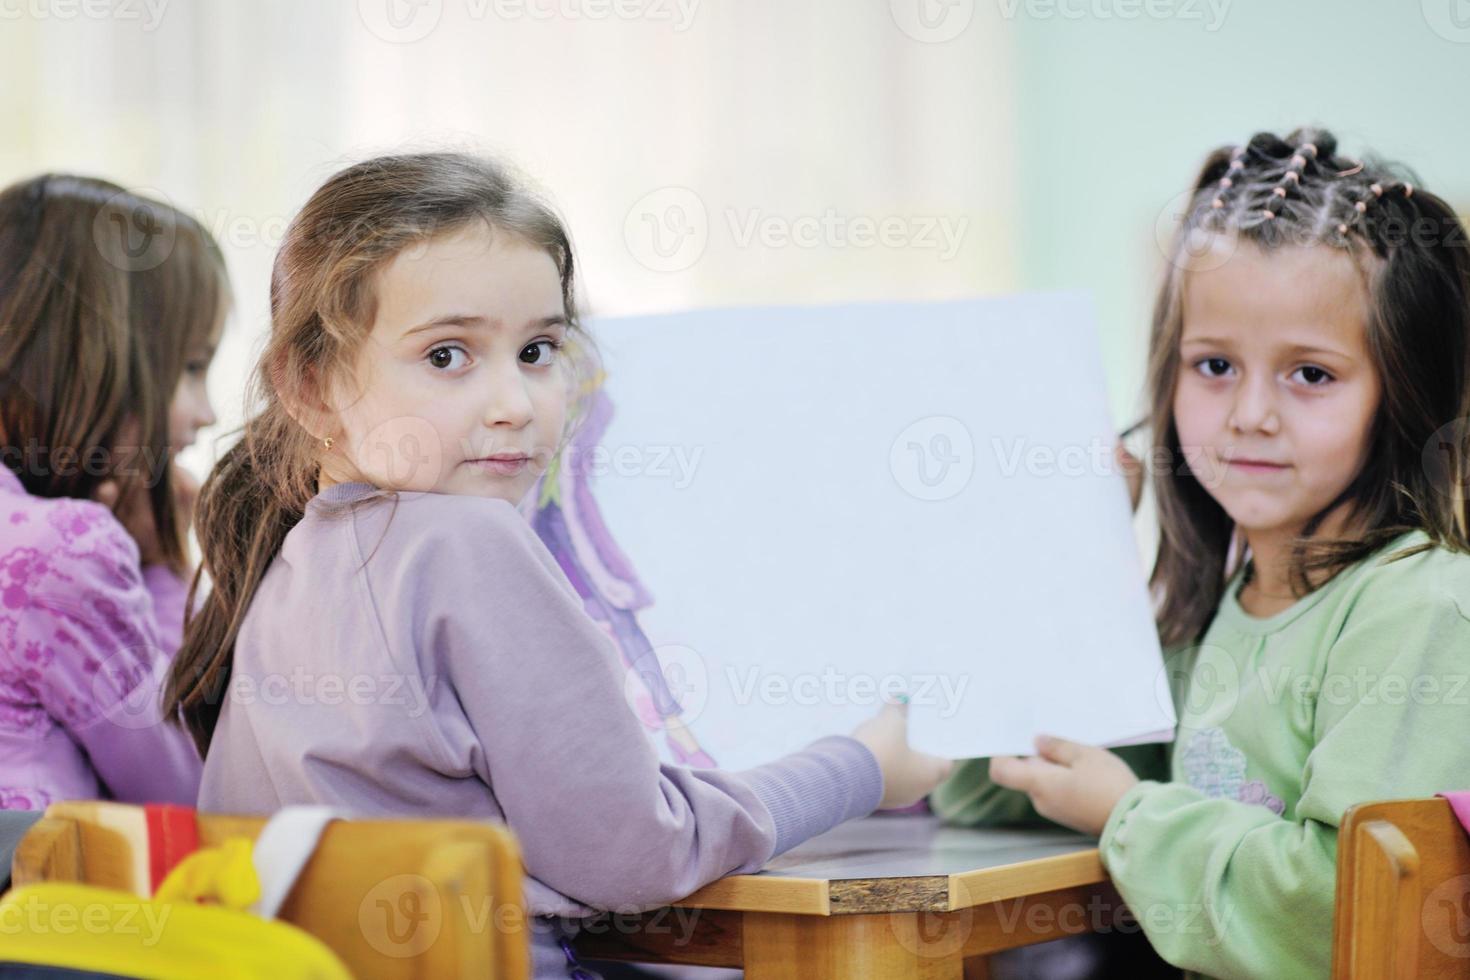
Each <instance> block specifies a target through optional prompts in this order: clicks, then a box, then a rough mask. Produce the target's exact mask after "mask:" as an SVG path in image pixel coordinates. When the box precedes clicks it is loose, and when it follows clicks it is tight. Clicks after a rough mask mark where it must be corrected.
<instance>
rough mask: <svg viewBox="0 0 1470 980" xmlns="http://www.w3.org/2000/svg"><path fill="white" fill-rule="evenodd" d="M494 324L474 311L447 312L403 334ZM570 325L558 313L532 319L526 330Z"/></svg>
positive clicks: (408, 335) (409, 335)
mask: <svg viewBox="0 0 1470 980" xmlns="http://www.w3.org/2000/svg"><path fill="white" fill-rule="evenodd" d="M493 324H494V321H491V320H489V319H486V318H485V317H483V316H478V315H476V314H473V313H446V314H444V315H443V316H436V317H434V318H433V319H432V320H425V321H424V322H423V323H420V324H418V325H417V326H413V327H409V328H408V329H407V330H405V331H403V336H404V337H411V336H413V335H414V334H416V333H422V332H423V331H425V330H432V329H434V328H435V327H479V328H483V327H490V326H493ZM569 325H570V324H568V323H567V318H566V317H565V316H563V315H561V314H560V313H558V314H555V315H553V316H543V317H541V318H540V319H538V320H532V321H530V322H529V323H527V324H526V326H525V327H524V329H525V330H526V332H528V333H529V332H531V331H533V330H549V329H551V328H552V327H566V326H569Z"/></svg>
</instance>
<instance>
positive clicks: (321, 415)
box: [267, 354, 341, 440]
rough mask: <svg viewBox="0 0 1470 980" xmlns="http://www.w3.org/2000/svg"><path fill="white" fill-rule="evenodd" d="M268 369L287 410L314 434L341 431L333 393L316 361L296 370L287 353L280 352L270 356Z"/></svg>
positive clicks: (304, 427) (319, 434) (278, 395)
mask: <svg viewBox="0 0 1470 980" xmlns="http://www.w3.org/2000/svg"><path fill="white" fill-rule="evenodd" d="M267 371H268V375H269V377H270V383H271V387H272V388H274V389H275V392H276V395H277V397H279V398H280V399H281V404H282V405H283V406H284V407H285V409H286V413H287V414H288V415H290V416H291V417H292V418H293V419H295V420H296V423H297V424H298V425H300V426H301V427H302V428H303V429H305V430H306V431H307V432H308V433H310V434H311V436H312V437H313V438H315V439H318V440H321V439H323V438H325V437H327V436H330V435H335V434H336V433H337V432H338V431H340V429H341V425H340V423H339V422H338V416H337V412H336V410H335V409H334V408H333V407H332V405H331V403H330V393H329V392H327V391H325V390H324V386H323V383H322V373H321V372H320V371H319V370H318V369H317V367H316V366H315V365H310V366H307V367H306V368H305V369H304V370H301V371H292V370H290V368H289V367H288V366H287V364H286V355H285V354H280V355H277V356H276V357H274V358H272V359H271V360H270V362H269V363H268V365H267Z"/></svg>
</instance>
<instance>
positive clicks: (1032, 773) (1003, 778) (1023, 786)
mask: <svg viewBox="0 0 1470 980" xmlns="http://www.w3.org/2000/svg"><path fill="white" fill-rule="evenodd" d="M1034 761H1035V760H1033V759H1020V758H1017V757H1016V756H1013V755H997V756H994V757H993V758H991V760H990V781H991V782H992V783H995V784H996V785H998V786H1004V787H1005V788H1006V789H1016V790H1020V791H1021V792H1023V793H1030V792H1031V790H1032V789H1033V788H1034V787H1035V785H1036V767H1035V766H1033V765H1032V763H1033V762H1034Z"/></svg>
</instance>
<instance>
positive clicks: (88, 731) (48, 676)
mask: <svg viewBox="0 0 1470 980" xmlns="http://www.w3.org/2000/svg"><path fill="white" fill-rule="evenodd" d="M185 594H186V586H185V584H184V582H182V581H181V580H180V579H179V577H178V576H177V575H175V574H174V573H173V572H172V571H171V570H169V569H167V568H164V567H161V566H149V567H147V568H140V567H139V564H138V547H137V545H136V543H134V541H133V539H132V537H131V536H130V535H129V534H128V533H127V531H126V530H125V529H124V528H123V526H122V525H121V524H120V523H118V521H117V519H116V518H114V517H113V516H112V513H111V511H109V510H108V509H107V508H106V507H104V506H102V505H101V504H98V503H95V502H93V501H90V500H74V499H71V498H59V499H48V498H43V497H35V496H32V495H30V494H29V493H27V492H26V490H25V488H24V487H23V486H22V485H21V482H20V480H19V479H18V478H17V477H16V475H15V474H14V473H12V472H11V471H10V470H9V469H8V468H6V467H3V466H0V809H3V810H39V809H44V808H45V806H46V805H47V804H48V803H50V802H52V801H53V800H66V799H98V798H113V799H119V800H125V801H129V802H139V803H141V802H160V803H184V804H189V805H192V804H193V803H194V801H195V797H196V795H197V792H198V787H199V774H200V768H201V767H200V762H199V757H198V755H197V753H196V752H195V751H194V746H193V743H192V742H191V741H190V739H189V737H188V736H187V735H186V734H185V733H184V732H183V731H182V730H181V729H180V728H178V727H177V726H174V725H168V724H164V723H163V721H162V719H161V717H160V714H159V695H160V692H161V691H162V686H163V679H164V677H165V675H166V672H167V669H168V663H169V660H170V659H171V658H172V656H173V654H174V652H175V651H177V650H178V647H179V641H180V638H181V635H182V630H183V613H184V601H185Z"/></svg>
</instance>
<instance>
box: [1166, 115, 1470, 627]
mask: <svg viewBox="0 0 1470 980" xmlns="http://www.w3.org/2000/svg"><path fill="white" fill-rule="evenodd" d="M1412 176H1413V175H1412V174H1411V173H1410V172H1409V171H1408V170H1406V169H1405V168H1403V167H1402V166H1400V165H1396V164H1391V163H1386V162H1383V161H1379V160H1376V159H1372V158H1367V159H1363V160H1357V159H1350V158H1348V157H1346V156H1343V155H1341V154H1339V152H1338V147H1337V140H1336V139H1335V138H1334V137H1333V135H1332V134H1331V133H1330V132H1328V131H1326V130H1321V129H1298V130H1296V131H1294V132H1292V133H1290V134H1288V135H1286V136H1284V137H1283V136H1277V135H1275V134H1273V133H1258V134H1256V135H1255V136H1253V137H1251V139H1250V141H1249V142H1248V143H1246V144H1245V145H1243V146H1222V147H1220V148H1218V149H1216V150H1215V151H1214V152H1212V153H1210V155H1209V156H1208V157H1207V158H1206V159H1205V162H1204V165H1203V166H1202V167H1201V168H1200V171H1199V174H1198V176H1197V177H1196V178H1195V180H1194V185H1193V192H1192V194H1191V195H1190V199H1189V203H1188V206H1187V209H1186V212H1185V215H1184V219H1183V224H1182V227H1181V228H1180V229H1179V231H1178V233H1177V234H1176V236H1175V239H1174V241H1173V244H1172V246H1171V249H1170V253H1169V256H1168V257H1169V268H1168V271H1167V273H1166V275H1165V277H1164V281H1163V284H1162V285H1161V287H1160V289H1159V293H1158V298H1157V301H1156V303H1155V306H1154V314H1153V327H1152V331H1151V336H1150V341H1149V365H1148V397H1149V400H1150V407H1149V414H1148V417H1147V419H1145V421H1144V423H1140V425H1143V424H1145V423H1146V424H1147V425H1148V427H1149V429H1150V431H1151V432H1152V434H1153V438H1152V442H1153V443H1154V445H1153V451H1152V456H1153V459H1152V463H1153V465H1152V466H1150V470H1151V472H1152V486H1153V489H1154V492H1155V495H1156V498H1157V502H1158V515H1159V525H1160V536H1159V546H1158V554H1157V557H1156V560H1155V563H1154V570H1153V576H1152V579H1151V585H1152V587H1153V589H1154V592H1155V596H1156V599H1157V601H1158V605H1157V621H1158V628H1159V636H1160V639H1161V641H1162V642H1163V643H1164V644H1165V645H1166V646H1168V645H1177V644H1181V643H1189V642H1192V641H1194V640H1197V639H1198V638H1199V636H1200V635H1201V634H1202V633H1203V632H1204V630H1205V628H1206V627H1207V626H1208V625H1209V622H1210V620H1211V619H1212V618H1213V617H1214V615H1215V612H1216V610H1217V609H1218V608H1219V604H1220V599H1221V597H1222V595H1223V594H1224V590H1225V586H1226V582H1227V580H1228V576H1229V574H1231V573H1232V571H1233V569H1232V568H1230V567H1227V566H1228V565H1229V564H1230V556H1231V554H1232V541H1233V539H1234V537H1235V525H1234V522H1233V521H1232V520H1231V518H1230V516H1229V515H1228V514H1226V512H1225V510H1224V508H1222V507H1221V506H1220V504H1219V503H1217V502H1216V501H1215V499H1214V498H1213V497H1212V496H1210V494H1209V492H1208V491H1207V490H1206V488H1205V487H1204V486H1203V485H1202V484H1201V482H1200V481H1199V480H1198V479H1197V478H1196V477H1195V475H1194V474H1193V473H1192V472H1191V471H1190V468H1189V466H1188V464H1187V462H1186V461H1185V458H1184V454H1183V452H1182V451H1181V449H1180V445H1179V434H1178V431H1177V429H1176V427H1175V422H1174V417H1173V402H1174V391H1175V386H1176V384H1177V382H1178V377H1179V368H1180V357H1179V342H1180V337H1181V335H1182V333H1183V328H1184V317H1183V302H1182V293H1183V290H1184V288H1185V285H1186V282H1187V280H1188V275H1189V268H1190V266H1191V258H1192V256H1198V255H1199V254H1201V252H1202V250H1204V249H1206V248H1208V247H1209V245H1210V244H1211V243H1215V244H1218V243H1219V239H1220V238H1221V236H1227V237H1228V238H1230V239H1233V240H1234V241H1233V242H1231V243H1229V244H1232V245H1234V246H1236V247H1238V245H1239V244H1240V243H1241V242H1247V243H1250V244H1251V245H1253V246H1255V247H1258V248H1260V249H1262V250H1264V251H1266V252H1268V253H1269V252H1270V251H1272V250H1273V249H1278V248H1281V247H1283V246H1288V245H1306V246H1324V247H1328V248H1335V249H1341V250H1343V252H1344V253H1345V254H1347V255H1348V256H1350V257H1351V258H1352V259H1353V260H1354V262H1355V263H1356V265H1357V268H1358V269H1359V270H1360V272H1361V275H1362V277H1363V282H1364V286H1365V288H1366V295H1367V296H1368V297H1369V310H1368V321H1367V330H1368V337H1367V341H1368V349H1369V351H1370V352H1371V356H1372V359H1373V367H1374V369H1375V371H1376V372H1377V374H1378V377H1379V379H1380V381H1381V384H1382V398H1381V400H1380V404H1379V407H1378V411H1377V414H1376V417H1375V418H1374V419H1373V422H1372V430H1371V433H1370V435H1369V451H1368V454H1367V460H1366V462H1365V464H1364V466H1363V468H1362V469H1361V470H1360V472H1358V473H1357V475H1356V476H1355V477H1354V479H1353V480H1352V481H1350V483H1349V485H1348V486H1347V487H1346V488H1345V489H1344V490H1343V492H1342V494H1341V495H1340V496H1339V497H1338V498H1337V499H1335V500H1333V501H1331V502H1330V503H1329V504H1327V506H1325V507H1324V508H1322V509H1321V510H1320V511H1319V512H1318V513H1317V514H1316V515H1314V516H1313V517H1312V518H1311V519H1310V520H1309V521H1308V522H1307V524H1306V526H1305V527H1304V528H1303V530H1302V533H1301V534H1300V535H1299V536H1298V538H1297V539H1296V541H1295V542H1294V544H1293V548H1292V553H1291V568H1290V580H1291V587H1292V590H1293V592H1294V593H1296V594H1297V595H1299V596H1300V595H1305V594H1307V593H1308V592H1310V591H1312V589H1313V588H1314V587H1320V586H1321V584H1323V583H1324V582H1325V581H1327V580H1330V579H1331V578H1332V577H1333V576H1335V575H1336V574H1337V573H1338V572H1340V571H1342V570H1343V569H1345V568H1347V567H1348V566H1350V565H1352V564H1354V563H1356V562H1358V561H1361V560H1362V559H1363V558H1365V557H1367V556H1368V555H1370V554H1372V553H1373V552H1375V551H1378V550H1379V549H1381V548H1382V547H1383V546H1384V545H1386V544H1387V543H1388V542H1389V541H1391V540H1393V539H1394V538H1396V537H1398V536H1399V535H1401V534H1403V533H1404V532H1406V531H1410V530H1416V529H1417V530H1422V531H1424V532H1425V533H1426V534H1427V535H1428V536H1429V538H1430V540H1431V542H1432V543H1433V545H1439V546H1442V547H1445V548H1449V549H1451V550H1454V551H1459V552H1470V520H1467V507H1466V494H1467V490H1470V452H1467V448H1470V447H1467V438H1466V431H1467V425H1466V424H1465V423H1466V420H1467V416H1470V399H1467V395H1470V391H1467V384H1466V381H1467V377H1470V241H1467V239H1466V234H1465V228H1464V226H1463V225H1462V224H1461V222H1460V220H1459V219H1458V218H1457V217H1456V215H1455V212H1454V210H1453V209H1452V208H1451V207H1450V206H1449V205H1448V204H1446V203H1445V202H1444V201H1443V200H1442V199H1440V198H1439V197H1437V196H1435V195H1434V194H1432V193H1430V192H1428V191H1426V190H1425V189H1424V188H1423V187H1422V186H1419V185H1418V183H1417V182H1415V181H1413V180H1412ZM1446 433H1449V434H1448V435H1447V434H1446ZM1426 449H1429V450H1431V451H1430V452H1428V453H1426ZM1343 504H1346V505H1348V510H1347V516H1348V518H1349V526H1354V527H1357V528H1361V529H1362V531H1361V533H1359V534H1355V535H1354V536H1353V537H1352V538H1351V539H1340V540H1338V539H1327V538H1323V537H1320V536H1318V534H1317V532H1318V531H1319V529H1320V527H1321V524H1322V522H1323V521H1324V520H1325V518H1326V517H1327V516H1328V515H1329V514H1331V513H1332V512H1333V511H1335V510H1337V509H1338V508H1339V507H1341V506H1342V505H1343ZM1433 545H1431V546H1433ZM1417 550H1422V549H1410V550H1405V551H1402V552H1400V553H1398V554H1396V555H1394V556H1391V557H1395V558H1397V557H1404V556H1406V555H1408V554H1412V553H1414V551H1417ZM1314 583H1315V584H1314Z"/></svg>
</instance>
